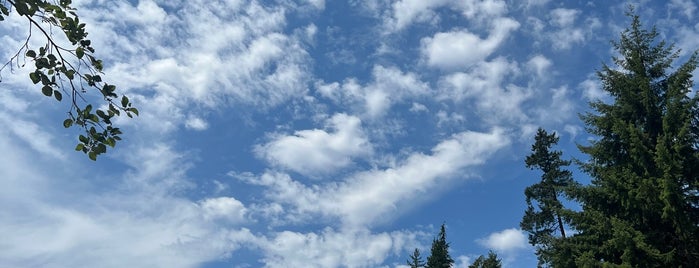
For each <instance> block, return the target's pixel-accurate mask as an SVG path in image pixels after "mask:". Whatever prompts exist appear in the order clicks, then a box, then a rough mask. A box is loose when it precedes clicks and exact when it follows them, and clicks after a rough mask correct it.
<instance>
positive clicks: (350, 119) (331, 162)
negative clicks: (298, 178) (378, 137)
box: [255, 114, 372, 176]
mask: <svg viewBox="0 0 699 268" xmlns="http://www.w3.org/2000/svg"><path fill="white" fill-rule="evenodd" d="M326 124H327V128H326V129H325V130H324V129H312V130H300V131H296V132H295V133H294V134H293V135H288V136H287V135H277V136H276V137H274V138H273V139H272V141H270V142H268V143H266V144H264V145H259V146H256V148H255V151H256V152H257V154H258V155H259V156H260V157H262V158H264V159H266V160H267V161H269V162H270V163H272V164H274V165H278V166H281V167H283V168H287V169H290V170H293V171H295V172H298V173H300V174H304V175H311V176H312V175H319V174H327V173H330V172H333V171H335V170H338V169H340V168H343V167H347V166H348V165H350V164H351V163H352V159H353V158H356V157H362V156H368V155H370V154H371V151H372V147H371V143H370V142H369V140H368V139H367V137H366V134H365V133H364V130H362V127H361V120H360V119H359V118H357V117H355V116H349V115H346V114H336V115H334V116H333V117H332V118H330V119H328V120H327V123H326ZM329 131H330V132H329Z"/></svg>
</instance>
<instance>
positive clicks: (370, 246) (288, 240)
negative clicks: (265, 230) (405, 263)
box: [259, 228, 419, 268]
mask: <svg viewBox="0 0 699 268" xmlns="http://www.w3.org/2000/svg"><path fill="white" fill-rule="evenodd" d="M418 235H419V234H416V233H414V232H407V231H393V232H381V233H372V232H370V231H369V230H368V229H366V228H358V229H341V230H335V229H332V228H325V229H323V230H322V231H319V232H318V233H302V232H292V231H283V232H278V233H276V234H273V235H271V237H270V238H268V239H267V240H266V241H264V242H262V243H260V244H259V246H260V247H262V248H263V250H264V252H265V257H264V258H263V259H262V262H263V263H264V264H265V267H318V268H323V267H377V266H378V265H380V264H381V263H383V261H384V260H385V259H386V258H387V257H388V256H390V255H399V254H402V253H403V252H404V250H405V249H406V248H407V245H413V244H415V243H416V242H415V240H416V238H417V236H418Z"/></svg>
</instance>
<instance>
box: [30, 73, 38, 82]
mask: <svg viewBox="0 0 699 268" xmlns="http://www.w3.org/2000/svg"><path fill="white" fill-rule="evenodd" d="M29 78H30V79H32V82H33V83H34V84H38V83H39V81H41V78H39V74H37V73H36V72H33V73H30V74H29Z"/></svg>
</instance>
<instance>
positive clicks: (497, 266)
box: [468, 250, 502, 268]
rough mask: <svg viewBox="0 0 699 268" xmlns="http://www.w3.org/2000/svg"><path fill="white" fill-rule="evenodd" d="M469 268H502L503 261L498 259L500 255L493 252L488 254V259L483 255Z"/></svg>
mask: <svg viewBox="0 0 699 268" xmlns="http://www.w3.org/2000/svg"><path fill="white" fill-rule="evenodd" d="M468 268H502V261H501V260H500V258H498V255H497V254H495V252H493V251H492V250H491V251H489V252H488V257H485V256H483V255H481V256H478V258H477V259H476V260H475V261H474V262H473V263H472V264H471V265H469V266H468Z"/></svg>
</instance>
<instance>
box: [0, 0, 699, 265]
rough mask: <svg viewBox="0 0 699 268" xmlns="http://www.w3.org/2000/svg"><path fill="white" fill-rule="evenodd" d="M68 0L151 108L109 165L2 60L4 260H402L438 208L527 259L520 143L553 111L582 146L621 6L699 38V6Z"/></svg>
mask: <svg viewBox="0 0 699 268" xmlns="http://www.w3.org/2000/svg"><path fill="white" fill-rule="evenodd" d="M73 2H74V6H75V7H76V8H77V12H78V15H79V16H80V19H81V21H83V22H86V23H87V30H88V32H89V36H88V37H89V38H90V39H91V40H92V44H93V47H95V48H96V49H97V53H96V56H97V57H99V58H101V59H103V60H104V65H105V70H104V75H103V79H104V80H106V81H108V82H110V83H112V84H115V85H117V88H118V90H119V92H120V93H123V94H126V95H128V96H129V98H130V99H131V101H132V102H133V103H134V106H136V107H138V109H139V110H140V116H139V117H137V118H136V119H128V118H125V117H124V118H120V119H118V120H117V121H116V122H115V124H117V125H119V126H120V127H121V128H122V129H123V131H124V133H125V134H124V135H123V138H124V140H123V141H121V142H119V143H118V144H117V147H116V148H115V149H111V150H110V151H109V152H108V153H107V154H106V155H101V156H100V157H99V159H98V161H96V162H93V161H91V160H89V159H88V158H87V157H86V156H85V155H83V154H82V153H78V152H75V151H73V148H74V147H75V145H76V143H77V135H78V134H80V133H79V130H78V129H76V128H72V129H64V128H63V126H62V122H63V119H65V116H66V112H67V111H68V109H69V106H68V103H65V102H64V103H58V102H56V101H55V100H53V99H51V98H46V97H43V95H42V94H41V92H40V88H38V87H36V86H35V85H33V84H31V81H30V79H29V78H28V73H29V71H30V68H29V67H25V68H17V67H16V66H15V67H14V68H13V69H12V70H9V69H5V70H3V71H2V73H0V74H1V75H2V82H1V83H0V152H2V156H1V157H0V160H1V161H0V237H2V239H0V267H406V266H404V265H405V263H406V260H407V259H408V256H409V255H410V254H411V253H412V251H413V250H414V249H415V248H418V249H420V250H421V251H422V253H423V256H427V255H429V247H430V244H431V242H432V239H433V238H434V237H435V236H436V235H437V233H438V231H439V226H440V225H441V224H445V225H446V230H447V240H448V241H449V242H450V254H451V256H452V257H453V259H454V260H455V267H467V266H468V264H470V263H471V262H472V261H473V260H474V259H475V258H477V257H478V256H479V255H481V254H487V252H488V251H489V250H493V251H495V252H496V253H497V254H498V255H499V257H501V258H502V259H503V262H504V266H505V267H533V266H535V265H536V256H535V254H534V249H533V248H532V247H531V246H530V245H529V244H528V241H527V235H526V233H524V232H522V231H521V230H520V228H519V222H520V220H521V217H522V215H523V213H524V209H525V202H524V193H523V191H524V188H525V187H527V186H528V185H531V184H533V183H536V182H537V180H538V179H539V175H540V174H539V173H537V171H532V170H529V169H527V168H526V167H525V166H524V158H525V157H526V155H528V154H529V152H530V148H531V144H532V143H533V136H534V133H535V132H536V129H537V128H539V127H543V128H545V129H547V130H549V131H555V132H556V133H558V135H559V136H560V143H559V146H558V147H557V149H560V150H562V151H563V153H564V158H567V159H572V158H577V159H581V160H584V159H585V156H584V155H581V154H580V153H579V151H578V150H577V148H576V145H577V144H586V142H587V141H588V140H590V139H593V138H594V137H592V136H590V135H589V134H587V133H586V132H585V128H584V125H583V123H582V122H581V121H580V119H579V117H578V114H579V113H584V112H586V111H589V108H588V105H587V102H588V101H590V100H597V99H601V100H603V101H608V100H609V97H608V96H607V95H605V93H604V92H603V91H602V90H601V88H600V84H599V81H598V80H597V78H596V75H595V71H596V70H599V69H600V68H601V66H602V64H604V63H611V59H612V57H613V56H614V55H616V54H615V52H614V50H613V48H612V46H611V43H610V41H611V40H616V39H617V38H618V36H619V33H620V32H621V31H622V30H623V29H624V28H625V27H626V25H628V22H629V19H628V18H627V17H625V16H624V13H625V11H626V10H627V5H628V4H630V3H632V4H634V5H635V6H636V10H637V12H638V14H639V15H640V16H641V19H642V21H643V22H644V23H645V25H646V26H651V25H655V26H656V27H657V29H658V31H659V33H660V36H661V37H662V38H663V39H665V40H667V41H668V42H671V43H674V44H675V45H676V47H677V48H679V49H681V52H680V54H679V55H680V57H679V60H680V62H682V60H683V59H686V58H687V56H688V55H689V54H691V53H692V52H693V51H694V50H696V49H697V48H699V18H697V15H695V13H697V6H698V5H699V3H697V2H695V1H693V0H671V1H635V2H623V1H550V0H526V1H524V0H523V1H515V0H507V1H505V0H399V1H390V0H365V1H359V0H348V1H325V0H306V1H290V0H250V1H248V0H227V1H218V0H207V1H202V0H189V1H170V0H168V1H165V0H157V1H153V0H143V1H136V0H130V1H125V0H110V1H104V0H74V1H73ZM0 3H2V2H0ZM13 14H14V13H13ZM28 29H29V25H28V23H27V22H26V21H25V20H22V19H21V18H19V17H17V16H16V14H15V15H14V16H10V17H9V18H7V20H5V21H3V22H0V42H2V46H0V58H2V59H9V58H10V57H11V55H13V54H14V53H16V52H17V50H18V49H19V48H20V47H21V45H22V42H23V40H24V39H25V38H26V37H27V33H28V31H27V30H28ZM42 41H43V40H42V39H41V38H39V37H38V35H36V34H35V35H34V37H33V38H32V39H31V40H30V44H31V45H33V46H34V47H38V46H40V45H41V42H42ZM23 61H24V60H22V62H23ZM27 61H28V60H27ZM27 64H29V66H31V63H27ZM697 74H699V73H696V72H695V76H696V75H697ZM571 169H572V170H573V171H574V173H575V177H576V179H577V180H578V181H581V182H583V183H586V182H588V181H589V177H588V176H587V175H585V174H583V173H581V172H580V171H579V170H578V169H577V168H576V167H571Z"/></svg>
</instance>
